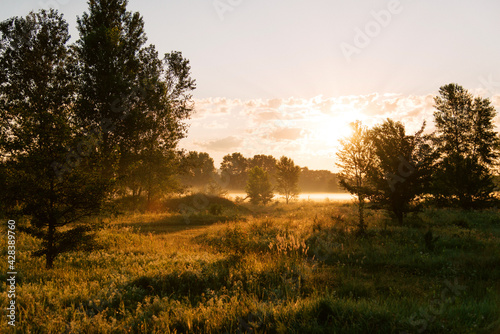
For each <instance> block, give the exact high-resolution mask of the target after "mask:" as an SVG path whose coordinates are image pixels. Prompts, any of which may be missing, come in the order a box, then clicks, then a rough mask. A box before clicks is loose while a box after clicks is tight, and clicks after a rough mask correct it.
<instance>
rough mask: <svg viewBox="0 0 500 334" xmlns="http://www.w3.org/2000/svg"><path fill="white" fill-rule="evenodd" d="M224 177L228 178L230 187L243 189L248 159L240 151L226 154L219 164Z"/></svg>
mask: <svg viewBox="0 0 500 334" xmlns="http://www.w3.org/2000/svg"><path fill="white" fill-rule="evenodd" d="M220 168H221V173H222V174H223V177H224V178H227V179H228V180H229V185H228V187H229V188H230V189H244V188H245V183H246V180H247V169H248V160H247V159H246V158H245V157H244V156H243V155H241V153H238V152H236V153H233V154H227V155H225V156H224V157H223V158H222V163H221V165H220Z"/></svg>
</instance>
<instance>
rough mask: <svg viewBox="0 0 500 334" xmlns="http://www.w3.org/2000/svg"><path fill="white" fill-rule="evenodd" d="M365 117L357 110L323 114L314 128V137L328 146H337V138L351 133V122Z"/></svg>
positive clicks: (345, 136)
mask: <svg viewBox="0 0 500 334" xmlns="http://www.w3.org/2000/svg"><path fill="white" fill-rule="evenodd" d="M364 118H365V117H363V115H362V113H361V112H359V111H358V110H354V111H352V110H345V111H343V112H337V113H334V114H333V115H325V117H323V119H322V120H321V121H320V123H319V124H318V125H317V129H316V139H317V140H319V141H322V142H324V143H325V144H328V145H330V146H338V145H339V140H340V139H343V138H347V137H349V136H350V135H351V134H352V128H351V125H350V124H351V123H352V122H354V121H356V120H360V121H362V122H363V120H364Z"/></svg>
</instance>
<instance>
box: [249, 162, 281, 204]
mask: <svg viewBox="0 0 500 334" xmlns="http://www.w3.org/2000/svg"><path fill="white" fill-rule="evenodd" d="M246 192H247V194H248V197H249V198H250V202H251V203H254V204H259V203H262V204H264V205H265V204H267V203H269V201H271V199H272V198H273V197H274V194H273V190H272V186H271V183H270V182H269V177H268V176H267V172H266V171H265V170H263V169H262V168H260V167H258V166H255V167H253V168H252V169H250V171H249V172H248V182H247V186H246Z"/></svg>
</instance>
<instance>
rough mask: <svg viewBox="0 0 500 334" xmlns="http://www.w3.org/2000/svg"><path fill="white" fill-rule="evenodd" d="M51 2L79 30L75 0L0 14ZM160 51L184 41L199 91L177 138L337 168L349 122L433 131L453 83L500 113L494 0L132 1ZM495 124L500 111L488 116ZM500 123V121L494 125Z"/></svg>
mask: <svg viewBox="0 0 500 334" xmlns="http://www.w3.org/2000/svg"><path fill="white" fill-rule="evenodd" d="M49 7H52V8H56V9H58V10H59V11H61V12H62V13H63V14H64V16H65V18H66V20H67V21H68V23H69V25H70V33H71V35H72V41H75V40H76V39H77V38H78V31H77V29H76V17H77V16H80V15H81V14H82V13H83V12H84V11H86V10H87V2H86V1H83V0H22V1H19V0H0V20H4V19H7V18H9V17H12V16H25V15H26V14H27V13H29V11H31V10H38V9H41V8H49ZM128 8H129V10H130V11H138V12H140V13H141V15H142V16H143V19H144V22H145V32H146V34H147V36H148V43H151V44H154V45H155V46H156V48H157V50H158V51H159V52H160V54H164V53H166V52H170V51H173V50H176V51H181V52H182V53H183V55H184V56H185V57H186V58H187V59H189V60H190V64H191V69H192V76H193V78H194V79H195V80H196V83H197V89H196V90H195V91H194V92H193V98H194V101H195V111H194V113H193V115H192V117H191V119H190V120H189V121H188V123H189V124H190V127H189V132H188V136H187V138H185V139H183V140H181V142H180V147H181V148H184V149H186V150H193V151H203V152H208V153H209V154H210V155H211V156H212V157H213V158H214V160H215V163H216V167H218V166H219V163H220V161H221V160H222V157H223V156H224V155H226V154H228V153H232V152H241V153H242V154H243V155H244V156H246V157H251V156H253V155H255V154H271V155H273V156H275V157H277V158H279V157H280V156H282V155H285V156H288V157H290V158H292V159H293V160H294V161H295V163H296V164H298V165H300V166H307V167H309V168H311V169H327V170H332V171H335V170H336V167H335V160H336V159H335V153H336V151H337V150H338V148H339V142H338V141H339V139H340V138H342V137H345V136H348V135H349V125H348V124H349V123H350V122H352V121H354V120H358V119H359V120H361V121H363V123H365V124H366V125H368V126H371V125H374V124H377V123H380V122H382V121H383V120H385V119H386V118H388V117H390V118H393V119H395V120H398V121H402V122H403V123H404V124H405V125H406V127H407V130H408V132H409V133H412V132H415V131H417V130H418V129H419V128H420V127H421V126H422V123H423V121H426V124H427V128H426V129H427V131H432V129H433V125H432V123H433V112H434V108H433V97H434V96H436V95H437V94H438V90H439V87H440V86H443V85H445V84H448V83H458V84H460V85H462V86H463V87H464V88H466V89H468V90H469V91H470V92H471V93H473V94H474V95H477V96H481V97H485V98H490V99H491V101H492V104H493V106H494V107H495V108H496V110H497V111H500V37H499V36H500V20H499V19H498V13H500V2H499V1H497V0H477V1H470V0H468V1H465V0H440V1H433V0H418V1H416V0H400V1H398V0H380V1H379V0H371V1H369V0H357V1H348V0H309V1H305V0H274V1H264V0H252V1H250V0H129V5H128ZM495 122H496V124H497V125H500V117H496V118H495ZM497 130H498V127H497Z"/></svg>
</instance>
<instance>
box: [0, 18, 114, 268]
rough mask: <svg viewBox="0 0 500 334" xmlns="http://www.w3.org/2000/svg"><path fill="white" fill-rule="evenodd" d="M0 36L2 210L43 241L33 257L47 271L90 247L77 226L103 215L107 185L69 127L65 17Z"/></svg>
mask: <svg viewBox="0 0 500 334" xmlns="http://www.w3.org/2000/svg"><path fill="white" fill-rule="evenodd" d="M0 33H1V41H0V45H1V48H0V82H1V85H0V123H1V130H0V133H1V134H0V154H1V159H0V164H1V165H2V166H1V167H2V168H1V170H2V174H3V176H4V177H0V182H2V183H3V184H2V185H1V186H2V191H1V192H0V202H2V204H3V205H4V206H5V207H4V210H5V211H7V213H8V215H9V217H18V218H21V217H25V218H27V221H28V222H29V225H26V226H20V228H23V229H24V230H25V231H27V232H29V233H31V234H33V235H34V236H35V237H38V238H40V239H41V240H42V244H41V249H39V251H37V252H35V255H40V256H41V255H44V256H45V258H46V266H47V268H52V266H53V264H54V260H55V258H56V257H57V255H58V254H60V253H62V252H66V251H70V250H73V249H75V248H78V247H80V246H82V245H83V244H85V243H87V245H88V242H90V241H91V240H92V235H93V234H92V233H91V232H92V230H93V229H94V228H95V225H94V226H92V225H88V224H83V223H82V222H83V219H84V218H85V217H88V216H91V215H93V214H97V213H99V212H100V211H101V209H102V208H103V205H104V202H105V198H106V196H107V195H108V190H109V188H110V184H111V180H110V179H103V178H102V173H101V171H102V166H101V164H100V161H101V159H100V158H101V153H100V152H98V151H97V150H96V147H95V146H94V145H93V143H92V142H89V141H88V138H87V137H85V136H84V135H83V133H82V132H81V130H82V129H81V128H80V127H79V126H77V125H75V123H74V110H73V107H74V96H75V85H74V83H75V81H74V71H75V67H74V62H73V61H72V58H71V56H70V52H69V49H68V47H67V46H66V42H67V41H68V39H69V35H68V25H67V23H66V22H65V21H64V19H63V18H62V15H59V14H58V13H57V12H56V11H54V10H51V11H44V10H42V11H40V12H38V13H30V14H29V15H28V16H26V17H25V18H19V17H16V18H12V19H9V20H6V21H4V22H2V23H0ZM71 148H74V151H72V150H71ZM81 156H84V157H85V158H84V159H81ZM62 168H64V174H62V173H61V169H62ZM78 223H79V224H80V225H75V224H78ZM63 226H64V229H61V228H62V227H63Z"/></svg>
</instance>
